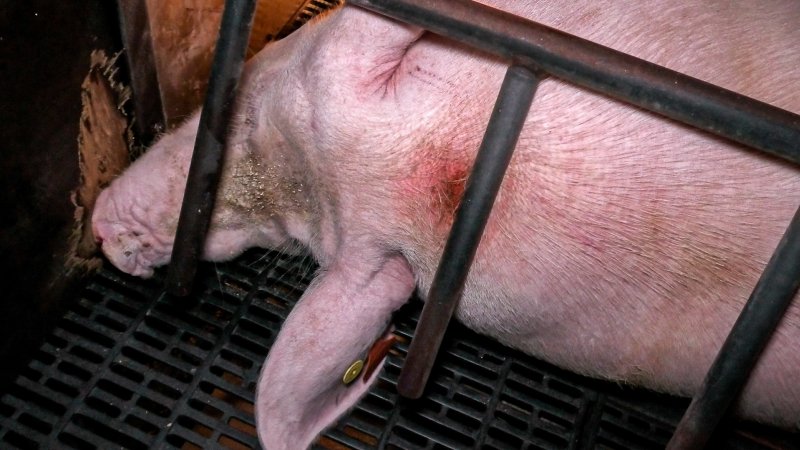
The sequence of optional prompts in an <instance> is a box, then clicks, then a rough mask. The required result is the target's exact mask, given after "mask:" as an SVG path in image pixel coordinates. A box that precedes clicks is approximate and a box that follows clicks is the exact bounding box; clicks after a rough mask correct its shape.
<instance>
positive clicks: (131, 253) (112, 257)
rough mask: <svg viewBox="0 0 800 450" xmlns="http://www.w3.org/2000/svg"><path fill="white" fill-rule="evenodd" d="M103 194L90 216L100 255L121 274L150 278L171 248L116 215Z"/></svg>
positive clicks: (146, 231) (140, 227) (111, 202)
mask: <svg viewBox="0 0 800 450" xmlns="http://www.w3.org/2000/svg"><path fill="white" fill-rule="evenodd" d="M111 197H112V196H111V194H109V192H107V191H104V192H103V193H101V195H100V197H99V198H98V201H97V204H96V207H95V210H94V213H93V214H92V232H93V233H94V238H95V241H96V242H97V243H98V245H99V246H100V247H101V249H102V251H103V254H105V256H106V257H107V258H108V260H109V261H110V262H111V263H112V264H114V266H116V267H117V268H119V269H120V270H122V271H123V272H125V273H128V274H131V275H135V276H139V277H144V278H147V277H150V276H152V275H153V268H154V267H157V266H159V265H162V264H165V263H166V262H167V261H168V260H169V253H170V251H171V248H170V247H171V246H169V245H165V244H164V243H162V242H161V241H160V240H158V239H157V238H156V237H155V235H154V234H153V233H151V232H150V231H149V230H147V228H146V227H143V226H142V225H141V224H138V223H136V221H135V220H133V219H132V218H128V219H125V218H123V217H119V216H118V215H117V210H116V208H115V206H114V201H113V199H112V198H111Z"/></svg>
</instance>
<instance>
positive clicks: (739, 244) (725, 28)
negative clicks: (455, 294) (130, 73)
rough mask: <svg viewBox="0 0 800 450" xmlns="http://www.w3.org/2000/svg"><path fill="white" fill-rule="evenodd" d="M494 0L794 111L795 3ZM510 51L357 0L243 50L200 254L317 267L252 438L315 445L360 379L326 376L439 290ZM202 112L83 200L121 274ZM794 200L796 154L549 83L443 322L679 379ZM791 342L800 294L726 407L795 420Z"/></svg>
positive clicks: (711, 337) (170, 186)
mask: <svg viewBox="0 0 800 450" xmlns="http://www.w3.org/2000/svg"><path fill="white" fill-rule="evenodd" d="M489 3H492V4H494V5H496V6H498V7H501V8H503V9H506V10H509V11H512V12H514V13H517V14H522V15H525V16H527V17H530V18H533V19H534V20H537V21H539V22H542V23H545V24H548V25H550V26H554V27H557V28H559V29H562V30H565V31H567V32H570V33H573V34H577V35H579V36H582V37H585V38H588V39H592V40H594V41H597V42H599V43H601V44H604V45H608V46H610V47H613V48H616V49H618V50H621V51H625V52H627V53H631V54H633V55H636V56H639V57H642V58H645V59H648V60H650V61H652V62H655V63H658V64H661V65H665V66H667V67H670V68H672V69H675V70H679V71H682V72H685V73H688V74H690V75H693V76H695V77H698V78H701V79H704V80H707V81H710V82H713V83H716V84H720V85H722V86H724V87H727V88H729V89H733V90H737V91H739V92H742V93H744V94H745V95H749V96H752V97H755V98H758V99H761V100H763V101H767V102H770V103H772V104H774V105H776V106H779V107H782V108H785V109H788V110H790V111H794V112H800V89H798V87H800V47H798V46H796V45H794V43H796V42H800V28H798V27H797V26H796V25H797V23H800V6H798V3H796V2H792V1H785V2H778V1H776V2H773V3H771V4H770V8H763V7H761V6H758V5H753V6H750V5H749V4H741V3H739V4H736V5H732V4H730V3H729V2H696V3H694V4H692V3H690V2H685V1H677V0H676V1H667V0H663V1H660V2H658V4H653V3H650V2H607V1H606V2H597V1H591V2H590V1H588V0H587V1H586V2H581V3H577V4H574V3H571V4H570V7H569V9H568V10H565V9H564V8H565V7H564V5H565V3H563V2H545V1H542V2H535V4H531V3H529V2H512V1H510V0H504V1H500V0H497V1H493V2H489ZM504 67H505V66H504V64H503V63H502V62H500V61H496V60H494V59H492V58H488V57H487V56H485V55H482V54H476V53H474V52H471V51H469V50H468V49H465V48H464V47H462V46H459V45H457V44H453V43H451V42H448V41H446V40H444V39H442V38H439V37H436V36H434V35H432V34H428V33H422V32H421V31H420V30H418V29H416V28H414V27H409V26H405V25H400V24H397V23H395V22H392V21H390V20H387V19H384V18H381V17H379V16H376V15H373V14H371V13H367V12H364V11H360V10H358V9H356V8H353V7H344V8H342V9H341V10H339V11H337V12H333V13H330V14H328V15H326V17H324V18H322V19H320V20H317V21H315V22H314V23H312V24H309V25H307V26H305V27H303V28H302V29H301V30H299V31H298V32H297V33H295V34H293V35H292V36H290V37H289V38H287V39H285V40H283V41H281V42H279V43H276V44H273V45H270V46H269V47H267V48H266V49H265V50H264V51H262V52H261V53H260V54H259V55H258V56H256V58H255V59H254V60H253V61H251V62H250V63H249V64H248V67H247V70H246V73H245V76H244V78H243V80H242V84H241V86H242V88H241V94H240V101H239V104H238V106H237V115H236V119H235V122H236V127H235V132H234V133H233V138H232V143H231V145H230V148H229V156H228V159H227V162H226V168H225V174H224V175H223V184H222V187H221V193H220V195H219V197H218V203H217V205H218V207H217V211H216V212H215V216H214V218H213V223H212V230H211V233H210V235H209V243H208V246H207V248H206V254H205V256H206V258H208V259H212V260H218V259H228V258H232V257H234V256H236V255H237V254H239V253H240V252H241V251H243V250H244V249H246V248H248V247H251V246H266V247H281V246H287V245H291V244H292V243H300V244H302V245H303V246H305V247H306V248H308V249H309V250H310V251H311V252H312V254H313V255H314V257H315V258H316V259H317V260H318V261H319V263H320V266H321V271H320V274H319V275H318V276H317V278H316V279H315V281H314V283H313V285H312V286H311V288H309V290H308V291H307V292H306V293H305V294H304V295H303V298H302V299H301V301H300V303H299V304H298V306H297V307H296V309H295V310H294V311H293V312H292V314H291V316H290V317H289V319H288V320H287V322H286V324H285V325H284V328H283V330H282V331H281V334H280V336H279V337H278V340H277V341H276V343H275V345H274V346H273V348H272V350H271V353H270V356H269V357H268V359H267V361H266V363H265V366H264V369H263V373H262V376H261V380H260V384H259V388H258V399H257V405H256V411H257V422H258V430H259V435H260V438H261V440H262V443H263V444H264V446H265V447H266V448H270V449H281V448H299V447H304V446H307V445H308V444H309V443H310V442H312V440H313V439H314V437H315V436H316V435H317V433H319V431H320V430H322V429H324V427H326V426H328V425H329V424H330V423H331V422H332V421H333V420H334V419H335V418H336V417H337V416H338V415H339V414H341V413H342V412H343V411H345V410H347V409H348V408H349V407H351V406H352V405H353V403H354V402H355V401H356V400H357V399H358V398H359V397H360V396H361V395H362V394H363V393H364V392H365V391H366V389H367V388H368V386H369V383H362V382H361V381H358V382H356V383H354V384H352V385H350V386H344V385H343V384H342V382H341V377H342V375H343V373H344V370H345V369H346V368H347V367H348V366H349V365H350V364H351V363H352V362H353V361H354V360H356V359H363V358H364V357H365V356H366V353H367V352H368V351H369V348H370V346H371V345H372V343H373V342H375V340H376V339H378V338H379V337H380V336H381V335H382V334H383V332H384V330H385V329H386V325H387V323H388V321H389V320H390V315H391V313H392V312H393V311H394V310H396V309H397V308H398V307H399V306H400V305H401V304H402V303H403V302H405V301H406V299H407V298H408V297H409V296H410V294H411V292H412V291H413V290H414V288H415V287H416V288H419V291H420V292H421V293H423V294H424V293H425V292H427V290H428V288H429V287H430V283H431V280H432V278H433V272H434V270H435V268H436V265H437V262H438V258H439V255H440V253H441V250H442V247H443V243H444V239H445V236H446V233H447V231H448V229H449V226H450V224H451V222H452V213H453V210H454V208H455V205H456V204H457V203H458V200H459V198H460V195H461V193H462V192H463V184H464V178H465V176H466V174H467V173H468V171H469V167H470V165H471V161H472V158H473V157H474V153H475V151H476V149H477V146H478V143H479V142H480V139H481V136H482V133H483V130H484V129H485V126H486V122H487V119H488V116H489V113H490V111H491V107H492V103H493V100H494V98H495V96H496V93H497V90H498V88H499V85H500V82H501V80H502V77H503V72H504ZM196 126H197V125H196V119H192V120H190V121H189V122H188V123H187V124H186V125H184V126H183V127H182V128H179V129H178V130H176V131H174V132H173V133H171V134H169V135H167V136H165V137H164V138H163V139H161V140H160V141H159V142H158V143H157V144H156V145H155V146H154V148H153V149H152V150H151V151H149V152H148V153H147V154H146V155H145V156H144V157H142V158H141V159H140V160H139V161H137V162H136V163H135V164H134V165H133V166H132V167H131V168H130V169H129V170H128V172H126V173H125V174H124V175H123V176H122V177H120V178H119V179H118V180H116V181H115V182H114V183H113V184H112V185H111V186H110V188H109V189H108V190H107V191H105V192H104V193H103V195H102V196H101V197H100V199H99V200H98V203H97V209H96V210H95V213H94V217H93V224H94V230H95V232H96V235H97V236H98V238H99V239H101V240H102V242H103V250H104V252H105V253H106V255H107V256H108V258H109V259H110V260H111V262H112V263H114V264H115V265H117V266H118V267H119V268H120V269H122V270H124V271H126V272H129V273H133V274H136V275H142V276H148V275H150V274H151V273H152V268H153V267H155V266H158V265H162V264H165V263H166V262H167V260H168V259H169V252H170V250H171V242H172V238H173V234H174V229H175V223H176V221H177V215H178V209H179V208H178V204H179V198H180V196H181V193H182V189H183V183H185V177H186V165H187V161H188V158H189V156H188V155H189V153H190V151H191V147H192V143H193V140H194V129H195V127H196ZM798 205H800V173H798V171H797V170H796V169H795V168H794V167H790V166H789V165H787V164H783V163H781V162H778V161H775V160H772V159H769V158H765V157H763V156H761V155H758V154H756V153H754V152H750V151H747V150H744V149H742V148H739V147H736V146H733V145H731V144H730V143H728V142H725V141H723V140H720V139H716V138H713V137H710V136H708V135H705V134H702V133H699V132H696V131H694V130H692V129H690V128H688V127H684V126H681V125H677V124H675V123H672V122H669V121H666V120H662V119H660V118H658V117H655V116H653V115H651V114H648V113H645V112H642V111H640V110H638V109H636V108H632V107H629V106H627V105H624V104H621V103H618V102H615V101H612V100H609V99H607V98H604V97H602V96H598V95H595V94H592V93H590V92H587V91H584V90H582V89H579V88H577V87H574V86H571V85H568V84H566V83H563V82H561V81H558V80H555V79H547V80H545V81H543V82H542V84H541V86H540V88H539V91H538V93H537V97H536V99H535V100H534V104H533V107H532V112H531V114H530V115H529V117H528V119H527V122H526V124H525V129H524V130H523V134H522V137H521V139H520V144H519V146H518V148H517V150H516V152H515V156H514V158H513V160H512V163H511V167H510V168H509V172H508V174H507V176H506V179H505V180H504V182H503V187H502V190H501V193H500V196H499V198H498V201H497V204H496V206H495V210H494V211H493V213H492V217H491V218H490V221H489V224H488V227H487V231H486V234H485V236H484V239H483V241H482V242H481V246H480V248H479V250H478V256H477V260H476V262H475V265H474V266H473V269H472V271H471V273H470V277H469V279H468V282H467V287H466V290H465V294H464V297H463V299H462V301H461V303H460V305H459V308H458V310H457V313H456V314H457V318H458V319H459V320H461V321H462V322H463V323H465V324H466V325H467V326H469V327H472V328H473V329H475V330H477V331H479V332H482V333H485V334H486V335H488V336H491V337H494V338H496V339H498V340H500V341H501V342H504V343H506V344H508V345H510V346H513V347H516V348H519V349H521V350H523V351H526V352H528V353H530V354H532V355H536V356H538V357H540V358H543V359H546V360H548V361H551V362H553V363H556V364H558V365H561V366H562V367H565V368H568V369H570V370H573V371H576V372H580V373H584V374H588V375H591V376H596V377H602V378H606V379H611V380H617V381H619V382H624V383H631V384H636V385H641V386H646V387H649V388H651V389H656V390H659V391H664V392H670V393H674V394H681V395H691V394H692V393H693V392H694V391H695V390H696V389H697V387H698V386H699V385H700V382H701V381H702V378H703V376H704V374H705V372H706V370H707V369H708V366H709V365H710V363H711V361H712V359H713V357H714V355H715V354H716V351H717V349H718V348H719V346H720V345H721V343H722V341H723V340H724V337H725V336H726V334H727V332H728V330H729V329H730V327H731V325H732V323H733V321H734V320H735V318H736V316H737V314H738V312H739V310H740V309H741V307H742V305H743V304H744V302H745V300H746V299H747V297H748V295H749V293H750V291H751V289H752V287H753V286H754V284H755V282H756V280H757V279H758V276H759V274H760V272H761V270H762V269H763V267H764V265H765V263H766V261H767V259H768V258H769V256H770V254H771V253H772V251H773V250H774V248H775V246H776V245H777V243H778V240H779V238H780V236H781V234H782V233H783V230H784V228H785V227H786V225H787V224H788V221H789V219H790V218H791V216H792V214H793V212H794V210H795V208H796V207H797V206H798ZM798 346H800V311H799V310H798V306H797V305H795V306H793V307H792V308H791V309H790V311H789V313H788V315H787V317H786V318H785V319H784V321H783V322H782V324H781V326H780V328H779V330H778V333H777V334H776V336H775V337H774V339H773V340H772V341H771V343H770V344H769V346H768V348H767V351H766V354H765V355H764V357H763V358H762V360H761V361H760V363H759V365H758V366H757V368H756V370H755V373H754V376H753V378H752V379H751V381H750V383H749V385H748V386H747V388H746V390H745V392H744V395H743V398H742V400H741V402H740V403H739V405H738V413H739V414H741V415H742V416H744V417H747V418H750V419H755V420H759V421H763V422H766V423H771V424H775V425H779V426H783V427H787V428H796V427H798V417H800V384H798V383H796V378H797V376H798V374H800V357H799V356H798V354H797V351H796V349H797V348H798ZM375 376H376V375H372V377H371V380H369V381H370V382H371V381H373V380H374V379H375Z"/></svg>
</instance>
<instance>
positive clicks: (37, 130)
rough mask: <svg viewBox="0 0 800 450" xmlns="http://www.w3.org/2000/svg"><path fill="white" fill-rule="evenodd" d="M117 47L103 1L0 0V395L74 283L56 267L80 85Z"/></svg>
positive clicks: (112, 9) (112, 8)
mask: <svg viewBox="0 0 800 450" xmlns="http://www.w3.org/2000/svg"><path fill="white" fill-rule="evenodd" d="M120 48H121V45H120V38H119V31H118V22H117V11H116V3H115V2H113V1H111V0H105V1H103V0H69V1H56V2H54V1H51V0H26V1H19V0H0V143H1V144H0V145H2V147H0V148H1V149H2V157H0V193H1V194H0V393H2V392H4V391H5V390H6V388H7V386H8V385H9V383H10V382H11V381H13V378H14V377H15V375H16V374H17V372H18V371H19V369H20V368H21V367H22V366H23V365H24V364H25V363H26V362H27V360H28V359H29V358H30V355H31V354H32V352H35V351H36V349H37V348H38V347H39V345H40V343H41V341H42V339H43V337H44V335H45V333H46V332H47V331H49V329H50V328H51V327H52V325H53V323H54V321H55V320H56V319H57V318H58V317H59V316H60V313H61V311H62V310H63V309H64V307H65V306H67V305H66V304H65V303H66V300H65V299H68V298H71V297H73V296H72V295H70V294H71V292H72V291H74V290H75V289H76V288H77V287H79V286H80V285H81V280H76V279H65V277H64V275H63V274H64V272H65V271H64V261H65V252H66V243H67V236H68V235H69V232H70V229H71V227H72V223H73V218H72V216H73V212H74V206H73V205H72V204H71V202H70V192H71V191H72V190H73V189H75V188H76V187H77V184H78V178H79V173H78V142H77V139H78V122H79V118H80V114H81V83H82V81H83V79H84V77H85V76H86V74H87V73H88V70H89V55H90V53H91V51H92V50H93V49H104V50H105V51H106V53H107V54H108V55H109V56H110V55H112V54H114V53H115V52H116V51H118V50H119V49H120Z"/></svg>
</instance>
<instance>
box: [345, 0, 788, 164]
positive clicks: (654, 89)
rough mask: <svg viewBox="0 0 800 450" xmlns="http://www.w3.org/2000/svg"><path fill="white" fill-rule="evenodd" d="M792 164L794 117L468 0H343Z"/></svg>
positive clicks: (746, 98)
mask: <svg viewBox="0 0 800 450" xmlns="http://www.w3.org/2000/svg"><path fill="white" fill-rule="evenodd" d="M348 3H349V4H351V5H357V6H361V7H363V8H366V9H369V10H372V11H376V12H379V13H381V14H384V15H386V16H389V17H392V18H395V19H398V20H401V21H403V22H408V23H411V24H414V25H418V26H421V27H423V28H426V29H428V30H430V31H433V32H435V33H437V34H441V35H443V36H446V37H449V38H452V39H454V40H457V41H460V42H463V43H465V44H468V45H471V46H473V47H476V48H478V49H481V50H485V51H487V52H489V53H493V54H496V55H500V56H504V57H506V58H509V59H511V60H513V61H515V62H516V63H518V64H523V65H528V66H530V67H533V68H535V69H536V70H542V71H544V72H547V73H550V74H552V75H554V76H556V77H558V78H561V79H563V80H566V81H569V82H571V83H575V84H577V85H579V86H583V87H586V88H588V89H592V90H595V91H598V92H601V93H603V94H605V95H608V96H611V97H614V98H616V99H620V100H623V101H626V102H628V103H632V104H634V105H637V106H639V107H642V108H644V109H647V110H649V111H652V112H655V113H658V114H662V115H664V116H667V117H669V118H672V119H675V120H678V121H680V122H683V123H686V124H689V125H692V126H695V127H697V128H700V129H703V130H706V131H710V132H712V133H714V134H717V135H720V136H724V137H726V138H729V139H731V140H733V141H736V142H739V143H742V144H745V145H747V146H751V147H754V148H756V149H759V150H762V151H765V152H767V153H770V154H772V155H775V156H778V157H781V158H783V159H787V160H789V161H792V162H794V163H800V146H798V144H797V143H798V142H800V116H798V115H797V114H793V113H791V112H788V111H785V110H782V109H780V108H776V107H774V106H771V105H768V104H766V103H763V102H760V101H757V100H754V99H752V98H749V97H745V96H743V95H740V94H737V93H735V92H732V91H729V90H726V89H722V88H720V87H718V86H714V85H712V84H709V83H706V82H704V81H700V80H698V79H696V78H692V77H689V76H686V75H683V74H681V73H678V72H675V71H673V70H669V69H666V68H664V67H661V66H658V65H656V64H652V63H649V62H647V61H644V60H642V59H639V58H635V57H633V56H629V55H626V54H624V53H621V52H618V51H616V50H612V49H610V48H608V47H604V46H602V45H598V44H595V43H593V42H590V41H587V40H585V39H581V38H578V37H576V36H572V35H570V34H567V33H564V32H561V31H559V30H556V29H553V28H550V27H547V26H544V25H541V24H538V23H536V22H532V21H530V20H527V19H524V18H522V17H518V16H515V15H513V14H509V13H506V12H503V11H500V10H497V9H494V8H491V7H488V6H485V5H481V4H478V3H475V2H473V1H470V0H449V1H446V2H445V1H440V0H348Z"/></svg>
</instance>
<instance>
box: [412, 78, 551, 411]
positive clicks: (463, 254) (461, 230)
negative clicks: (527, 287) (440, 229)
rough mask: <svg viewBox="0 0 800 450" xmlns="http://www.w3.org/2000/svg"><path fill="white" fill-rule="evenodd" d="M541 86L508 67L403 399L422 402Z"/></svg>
mask: <svg viewBox="0 0 800 450" xmlns="http://www.w3.org/2000/svg"><path fill="white" fill-rule="evenodd" d="M537 86H538V79H537V77H536V75H534V73H533V72H532V71H530V70H529V69H527V68H525V67H522V66H511V67H509V68H508V71H507V72H506V77H505V79H504V80H503V84H502V86H501V87H500V93H499V94H498V96H497V102H496V103H495V105H494V111H493V112H492V116H491V118H490V119H489V125H488V126H487V128H486V134H485V135H484V137H483V142H482V143H481V146H480V148H479V149H478V154H477V156H476V157H475V163H474V164H473V166H472V172H471V173H470V175H469V179H468V180H467V184H466V188H465V190H464V197H463V198H462V200H461V203H460V204H459V206H458V209H457V210H456V214H455V218H454V219H453V226H452V228H451V229H450V236H449V237H448V239H447V243H446V244H445V247H444V251H443V252H442V259H441V260H440V262H439V267H438V269H437V270H436V275H435V276H434V278H433V283H432V284H431V288H430V291H429V293H428V299H427V300H426V301H425V306H424V307H423V309H422V314H421V316H420V319H419V323H418V324H417V330H416V331H415V332H414V338H413V339H412V341H411V345H410V346H409V349H408V355H407V356H406V360H405V363H404V365H403V369H402V371H401V372H400V377H399V378H398V380H397V391H398V392H399V393H400V395H402V396H404V397H409V398H419V397H420V396H421V395H422V392H423V391H424V389H425V384H426V383H427V381H428V376H429V375H430V372H431V369H432V368H433V363H434V360H435V359H436V355H437V354H438V353H439V346H440V345H441V343H442V339H443V338H444V333H445V331H446V330H447V325H448V323H449V322H450V318H451V317H452V316H453V312H454V311H455V309H456V306H457V305H458V301H459V300H460V299H461V293H462V291H463V290H464V283H465V282H466V279H467V274H468V273H469V269H470V267H471V266H472V260H473V259H474V258H475V253H476V251H477V248H478V244H479V243H480V240H481V236H482V235H483V230H484V228H485V227H486V223H487V221H488V220H489V215H490V214H491V212H492V206H493V205H494V200H495V197H496V196H497V193H498V191H499V190H500V184H501V183H502V181H503V176H504V175H505V172H506V169H507V168H508V164H509V162H510V161H511V155H512V154H513V152H514V147H515V146H516V145H517V140H518V139H519V134H520V132H521V131H522V126H523V124H524V123H525V118H526V117H527V115H528V110H529V109H530V106H531V102H532V101H533V96H534V94H535V92H536V87H537Z"/></svg>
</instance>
